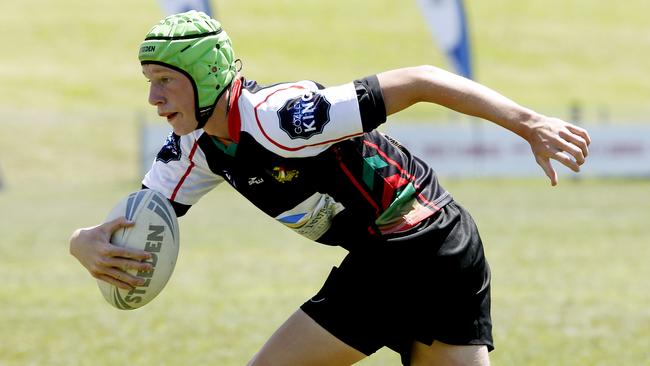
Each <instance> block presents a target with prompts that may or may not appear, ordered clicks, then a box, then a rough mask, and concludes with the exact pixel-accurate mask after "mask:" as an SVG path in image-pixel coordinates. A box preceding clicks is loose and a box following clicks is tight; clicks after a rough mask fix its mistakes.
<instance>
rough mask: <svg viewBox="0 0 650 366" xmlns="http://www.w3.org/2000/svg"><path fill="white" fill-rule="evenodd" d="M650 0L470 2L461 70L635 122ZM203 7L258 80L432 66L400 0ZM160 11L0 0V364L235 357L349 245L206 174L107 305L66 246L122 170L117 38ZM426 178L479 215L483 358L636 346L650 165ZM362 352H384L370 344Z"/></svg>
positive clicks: (131, 68) (631, 351)
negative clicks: (484, 278)
mask: <svg viewBox="0 0 650 366" xmlns="http://www.w3.org/2000/svg"><path fill="white" fill-rule="evenodd" d="M349 3H350V4H349ZM296 4H300V6H297V5H296ZM325 4H326V5H325ZM649 7H650V4H649V3H648V2H647V1H646V0H631V1H628V2H625V6H623V5H621V3H616V2H605V1H593V0H592V1H586V0H581V1H571V2H563V1H560V0H552V1H544V2H542V1H528V2H521V1H514V0H498V1H497V0H493V1H489V2H478V1H476V2H474V1H471V2H470V1H468V2H467V8H468V12H469V17H470V20H471V21H472V22H473V23H472V24H473V25H474V26H473V40H474V42H475V45H476V51H477V55H478V56H477V60H476V61H477V74H478V77H479V79H481V80H482V81H485V82H486V83H487V84H488V85H491V86H493V87H495V88H497V89H498V90H501V91H504V92H505V93H506V94H508V95H512V96H515V97H516V99H517V100H520V101H522V102H524V103H525V104H528V105H530V106H532V107H534V108H538V109H542V110H544V111H551V112H555V113H558V114H562V113H563V111H564V110H565V109H566V106H567V105H568V104H569V103H571V102H572V101H575V100H579V101H581V102H582V103H583V104H584V105H585V106H586V107H587V108H588V110H589V111H592V112H591V113H592V114H593V115H596V114H597V113H596V112H595V111H596V110H597V109H598V108H601V107H603V106H606V107H608V108H609V109H610V110H611V112H612V113H611V116H612V117H613V118H616V119H625V120H627V119H631V120H639V121H642V120H644V119H645V120H646V121H647V118H646V116H647V114H646V112H648V110H649V108H648V103H647V99H648V97H647V96H648V95H650V79H649V78H647V77H645V73H646V71H647V66H646V63H647V60H648V59H649V58H650V32H649V28H648V24H647V20H646V17H647V15H646V14H648V13H649V11H650V9H649ZM125 9H128V10H125ZM217 10H218V11H219V12H220V14H223V17H224V20H223V23H224V24H225V25H226V27H227V29H228V30H229V32H230V34H231V36H232V37H233V39H234V40H235V42H236V45H237V47H238V48H237V49H238V52H239V54H240V56H241V57H242V58H244V60H245V61H244V65H245V70H246V71H247V73H248V74H249V75H251V76H252V77H253V78H256V79H258V80H260V81H261V82H273V81H277V80H289V79H298V78H313V79H315V80H319V81H322V82H325V83H327V84H333V83H339V82H345V81H347V80H349V79H350V78H353V77H358V76H360V75H365V74H369V73H372V72H376V71H379V70H382V69H384V68H388V67H397V66H404V65H410V64H420V63H436V64H440V63H443V62H444V60H443V59H442V57H441V56H440V55H439V53H438V52H437V50H436V49H435V48H434V47H432V46H431V40H430V38H429V35H428V34H427V33H426V28H425V26H424V24H423V23H422V21H421V18H420V16H419V14H418V13H417V12H418V9H417V7H416V6H415V2H395V1H388V0H381V1H357V2H345V1H342V0H339V1H329V2H318V1H313V0H309V1H303V2H299V3H298V2H290V1H286V0H285V1H274V2H261V1H252V0H239V1H222V2H219V3H218V4H217ZM359 14H364V15H363V16H359ZM159 16H160V14H159V10H158V8H157V4H156V3H155V2H154V1H137V2H127V1H123V0H122V1H114V2H100V1H86V2H82V3H79V2H73V1H71V0H61V1H56V2H42V1H36V0H21V1H17V0H9V1H4V2H3V3H2V4H1V5H0V34H1V36H0V37H1V38H0V39H1V40H2V42H3V45H4V46H5V47H4V49H5V50H6V52H3V56H2V58H1V59H0V63H1V65H2V66H3V67H1V68H0V107H2V111H3V118H2V122H0V126H1V127H2V132H1V133H0V148H1V150H0V172H1V176H2V181H3V183H4V185H3V188H2V189H1V190H0V233H1V234H2V240H0V254H1V256H0V278H1V279H2V285H0V366H18V365H20V366H23V365H66V366H67V365H122V364H132V365H204V364H213V365H233V366H234V365H242V364H245V362H246V361H247V360H248V359H249V358H250V357H251V356H252V354H254V352H256V350H257V349H258V348H259V347H260V345H261V344H262V343H263V342H264V341H265V339H266V338H267V337H268V335H269V334H270V333H271V332H272V331H273V330H274V329H275V328H276V327H277V326H278V325H279V324H280V323H281V322H282V321H283V320H284V319H285V318H286V317H287V316H288V315H289V314H290V313H291V312H292V311H293V310H294V309H295V308H296V306H298V305H299V304H300V303H301V302H302V301H303V300H304V299H305V298H307V297H308V296H310V295H311V294H313V292H314V291H315V290H316V289H317V288H318V287H319V286H320V284H321V283H322V281H323V280H324V277H325V275H326V273H327V271H328V269H329V267H330V266H332V265H334V264H337V262H338V261H339V260H340V259H341V258H342V256H343V255H344V252H343V251H342V250H340V249H337V248H328V247H323V246H318V245H314V244H312V243H310V242H308V241H307V240H304V239H302V238H300V237H298V236H296V235H295V234H293V233H291V232H289V230H286V229H284V228H282V227H280V225H277V224H275V223H274V222H272V220H271V219H269V218H266V217H264V216H262V215H261V214H259V213H258V212H257V211H256V210H255V209H254V208H253V207H252V206H251V205H250V204H248V203H247V202H245V201H244V200H242V199H240V197H239V196H238V195H237V194H235V193H234V192H232V190H231V189H229V188H227V187H219V188H218V189H217V190H216V191H215V192H214V193H213V194H211V195H208V196H207V197H206V198H205V199H204V201H202V202H200V203H199V204H198V205H196V206H195V207H194V208H192V210H191V212H190V213H189V214H188V216H187V217H186V218H184V219H182V220H181V237H182V244H181V254H180V259H179V263H178V266H177V268H176V272H175V273H174V276H173V278H172V280H171V282H170V283H169V285H168V287H167V288H166V289H165V291H164V292H163V293H162V294H161V295H160V297H159V298H158V299H156V300H155V301H154V302H153V303H151V304H149V305H147V307H145V308H143V309H141V310H138V311H133V312H120V311H117V310H114V309H112V308H111V307H110V306H109V305H108V304H106V303H105V302H104V300H103V298H102V297H101V294H100V292H99V290H98V289H97V287H96V284H95V282H94V280H93V279H92V278H90V276H88V275H87V273H86V272H85V271H84V269H83V268H82V267H81V266H80V265H79V264H78V263H77V262H76V260H75V259H74V258H72V257H71V256H70V255H69V254H68V243H67V241H68V237H69V235H70V234H71V232H72V231H73V230H74V229H75V228H77V227H79V226H87V225H94V224H96V223H98V222H99V221H101V220H102V219H103V217H104V216H105V215H106V214H107V213H108V210H109V208H110V207H111V206H112V205H113V204H114V203H115V202H116V201H117V200H118V199H120V198H121V197H122V196H124V195H125V194H126V193H127V192H129V191H131V190H133V189H134V188H135V187H137V186H138V184H139V178H138V173H137V171H138V167H137V159H136V155H137V154H136V152H137V150H136V143H137V137H136V135H135V133H136V126H135V123H134V121H135V115H136V113H139V112H140V111H142V110H145V109H146V105H145V102H146V84H145V83H144V82H143V79H142V77H141V76H140V71H139V66H138V65H137V62H136V61H135V52H134V51H135V50H136V49H137V45H138V42H139V41H140V38H141V37H142V35H143V34H144V32H145V31H146V30H147V29H148V27H149V26H150V25H151V23H152V22H154V21H156V20H157V19H158V18H159ZM369 19H375V20H374V21H371V20H369ZM413 19H415V20H416V21H414V20H413ZM30 21H32V22H31V23H30ZM30 25H31V26H30ZM297 30H300V31H297ZM405 39H407V40H408V42H406V41H405ZM445 113H446V112H444V111H440V110H438V109H436V108H432V107H428V108H427V107H420V108H416V109H415V110H414V111H412V112H409V113H408V114H406V115H405V117H404V118H407V119H422V120H424V119H429V118H444V117H445V116H446V114H445ZM596 143H597V142H596ZM640 163H641V164H647V163H648V162H640ZM586 169H588V165H587V166H586ZM443 184H444V186H445V187H446V188H447V189H448V190H450V191H451V192H452V194H453V195H454V196H455V197H456V198H457V199H458V200H459V201H460V202H461V203H462V204H463V205H465V206H466V207H468V208H469V209H470V211H471V212H472V213H473V215H474V216H475V218H476V220H477V222H478V224H479V228H480V230H481V232H482V236H483V239H484V242H485V245H486V251H487V255H488V258H489V259H490V261H491V265H492V270H493V280H494V283H493V286H494V287H493V316H494V323H495V340H496V343H497V350H496V351H495V352H494V353H493V354H492V360H493V364H494V365H496V366H501V365H540V366H541V365H567V366H573V365H603V366H610V365H616V366H619V365H630V366H637V365H645V364H647V363H648V360H650V306H649V304H650V286H648V284H647V279H648V278H650V265H648V263H649V262H650V246H649V245H648V244H649V238H650V226H649V225H648V223H650V181H645V180H614V179H608V180H597V179H593V180H591V179H590V180H572V179H566V178H565V179H563V180H562V182H561V183H560V186H558V187H555V188H551V187H550V186H549V185H548V184H547V182H546V180H545V179H544V178H542V174H541V172H540V175H539V177H538V178H531V179H519V180H505V179H503V180H498V179H492V180H450V179H445V180H443ZM360 364H361V365H367V366H375V365H396V364H398V358H397V357H396V356H395V355H394V354H392V353H390V352H387V351H381V352H379V354H378V355H377V356H376V357H372V358H369V359H367V360H365V361H363V362H361V363H360Z"/></svg>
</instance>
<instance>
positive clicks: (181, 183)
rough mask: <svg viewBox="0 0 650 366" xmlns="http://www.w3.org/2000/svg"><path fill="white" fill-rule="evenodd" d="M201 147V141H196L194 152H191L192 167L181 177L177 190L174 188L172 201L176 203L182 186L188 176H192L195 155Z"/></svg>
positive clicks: (193, 147)
mask: <svg viewBox="0 0 650 366" xmlns="http://www.w3.org/2000/svg"><path fill="white" fill-rule="evenodd" d="M197 147H199V141H198V140H197V141H194V146H192V151H191V152H190V156H189V159H190V166H188V167H187V170H185V174H183V176H182V177H181V180H179V181H178V184H177V185H176V188H174V193H172V196H171V197H170V200H172V201H174V200H175V199H176V194H177V193H178V190H179V189H181V186H182V185H183V182H185V178H187V176H188V175H190V172H191V171H192V169H193V168H194V165H195V164H194V160H192V159H194V153H195V152H196V148H197Z"/></svg>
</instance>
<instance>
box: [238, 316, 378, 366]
mask: <svg viewBox="0 0 650 366" xmlns="http://www.w3.org/2000/svg"><path fill="white" fill-rule="evenodd" d="M364 357H366V355H364V354H363V353H361V352H359V351H357V350H356V349H354V348H352V347H350V346H348V345H347V344H345V343H343V342H342V341H340V340H339V339H338V338H336V337H334V336H333V335H332V334H330V333H329V332H328V331H327V330H325V329H324V328H323V327H321V326H320V325H318V323H316V322H315V321H314V320H312V318H310V317H309V316H308V315H307V314H305V312H303V311H302V310H300V309H299V310H298V311H296V312H295V313H294V314H293V315H291V316H290V317H289V319H287V321H286V322H284V324H282V325H281V326H280V328H278V330H276V331H275V333H273V335H272V336H271V338H269V340H268V341H267V342H266V344H264V346H263V347H262V349H261V350H260V351H259V352H258V353H257V354H256V355H255V357H254V358H253V359H252V360H251V361H250V362H249V364H248V365H249V366H260V365H264V366H267V365H268V366H295V365H303V366H317V365H351V364H353V363H355V362H357V361H359V360H361V359H362V358H364Z"/></svg>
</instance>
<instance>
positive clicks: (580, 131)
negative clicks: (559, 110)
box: [567, 124, 591, 146]
mask: <svg viewBox="0 0 650 366" xmlns="http://www.w3.org/2000/svg"><path fill="white" fill-rule="evenodd" d="M567 129H568V130H569V131H571V132H573V133H574V134H576V135H578V136H580V137H582V138H583V139H584V141H585V142H586V143H587V146H589V145H591V137H589V133H588V132H587V130H585V129H584V128H582V127H578V126H574V125H571V124H570V125H567Z"/></svg>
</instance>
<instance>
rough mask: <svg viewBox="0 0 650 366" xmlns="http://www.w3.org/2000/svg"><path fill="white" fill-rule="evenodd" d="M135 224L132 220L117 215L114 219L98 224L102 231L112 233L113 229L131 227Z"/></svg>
mask: <svg viewBox="0 0 650 366" xmlns="http://www.w3.org/2000/svg"><path fill="white" fill-rule="evenodd" d="M133 225H135V223H134V222H133V221H129V220H127V219H126V217H124V216H122V217H118V218H116V219H113V220H111V221H108V222H105V223H103V224H101V225H100V227H101V228H102V229H103V230H104V232H106V233H108V234H112V233H114V232H115V231H117V230H119V229H122V228H125V227H131V226H133Z"/></svg>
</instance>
